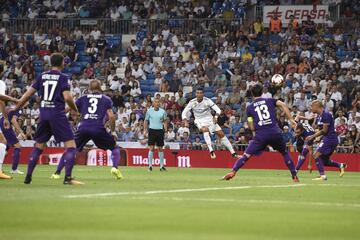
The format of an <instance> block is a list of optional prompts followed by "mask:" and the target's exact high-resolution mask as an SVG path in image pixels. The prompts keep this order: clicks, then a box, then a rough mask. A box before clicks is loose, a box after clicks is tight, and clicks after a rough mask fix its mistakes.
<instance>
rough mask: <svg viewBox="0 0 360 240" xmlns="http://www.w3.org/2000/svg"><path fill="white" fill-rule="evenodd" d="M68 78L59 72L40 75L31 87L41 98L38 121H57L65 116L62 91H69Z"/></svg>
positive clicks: (54, 71) (53, 71)
mask: <svg viewBox="0 0 360 240" xmlns="http://www.w3.org/2000/svg"><path fill="white" fill-rule="evenodd" d="M68 81H69V77H68V76H67V75H65V74H63V73H61V72H60V71H57V70H51V71H48V72H44V73H42V74H41V75H40V76H39V77H38V79H37V80H36V82H35V83H34V84H33V85H32V87H33V88H34V89H36V91H37V92H38V95H39V96H40V98H41V103H40V120H52V119H58V116H59V115H65V111H64V110H65V100H64V96H63V92H64V91H70V85H69V82H68Z"/></svg>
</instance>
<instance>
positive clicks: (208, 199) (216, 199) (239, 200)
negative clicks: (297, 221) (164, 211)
mask: <svg viewBox="0 0 360 240" xmlns="http://www.w3.org/2000/svg"><path fill="white" fill-rule="evenodd" d="M131 199H133V200H169V201H203V202H220V203H222V202H235V203H265V204H290V205H294V202H293V201H283V200H258V199H231V198H181V197H132V198H131ZM296 204H301V205H313V206H326V207H353V208H360V204H357V203H337V202H299V201H296Z"/></svg>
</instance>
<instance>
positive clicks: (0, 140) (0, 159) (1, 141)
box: [0, 132, 11, 179]
mask: <svg viewBox="0 0 360 240" xmlns="http://www.w3.org/2000/svg"><path fill="white" fill-rule="evenodd" d="M5 154H6V139H5V137H4V135H3V134H2V133H1V132H0V179H11V177H10V176H8V175H6V174H5V173H4V172H3V169H2V167H3V163H4V160H5Z"/></svg>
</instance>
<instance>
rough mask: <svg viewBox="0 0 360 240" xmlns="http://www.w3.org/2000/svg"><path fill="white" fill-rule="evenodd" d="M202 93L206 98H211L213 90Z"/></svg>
mask: <svg viewBox="0 0 360 240" xmlns="http://www.w3.org/2000/svg"><path fill="white" fill-rule="evenodd" d="M204 95H205V97H207V98H212V97H214V93H213V92H205V93H204Z"/></svg>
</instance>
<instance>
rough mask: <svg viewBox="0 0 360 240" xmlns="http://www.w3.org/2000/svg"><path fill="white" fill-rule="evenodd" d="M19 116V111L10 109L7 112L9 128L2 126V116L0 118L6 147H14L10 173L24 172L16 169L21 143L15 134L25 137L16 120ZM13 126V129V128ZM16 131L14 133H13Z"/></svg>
mask: <svg viewBox="0 0 360 240" xmlns="http://www.w3.org/2000/svg"><path fill="white" fill-rule="evenodd" d="M19 116H20V111H10V112H9V114H8V119H9V123H10V127H9V128H5V127H4V118H1V120H0V127H1V131H2V132H3V134H4V137H5V139H6V143H7V146H8V147H14V152H13V158H12V166H11V171H10V173H11V174H24V173H23V172H22V171H20V170H19V169H18V165H19V161H20V154H21V144H20V143H19V140H18V137H17V135H16V134H18V136H19V137H21V138H22V139H26V136H25V134H24V132H23V131H22V129H21V128H20V126H19V123H18V122H17V120H18V118H19ZM13 127H14V128H15V131H14V129H13ZM15 132H16V133H15Z"/></svg>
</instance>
